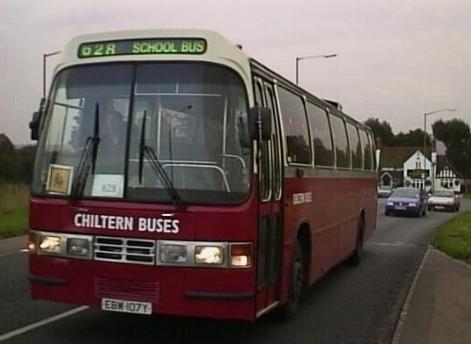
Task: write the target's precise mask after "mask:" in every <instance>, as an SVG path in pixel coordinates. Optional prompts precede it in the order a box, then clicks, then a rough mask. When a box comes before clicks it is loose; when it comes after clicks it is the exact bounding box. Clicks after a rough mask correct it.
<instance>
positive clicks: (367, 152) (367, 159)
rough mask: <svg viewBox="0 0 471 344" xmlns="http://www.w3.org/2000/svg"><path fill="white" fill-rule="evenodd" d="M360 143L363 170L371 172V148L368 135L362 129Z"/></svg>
mask: <svg viewBox="0 0 471 344" xmlns="http://www.w3.org/2000/svg"><path fill="white" fill-rule="evenodd" d="M360 142H361V146H362V147H363V169H364V170H368V171H369V170H372V167H373V164H372V159H373V154H372V148H371V144H370V141H369V138H368V134H367V133H366V131H365V130H364V129H360Z"/></svg>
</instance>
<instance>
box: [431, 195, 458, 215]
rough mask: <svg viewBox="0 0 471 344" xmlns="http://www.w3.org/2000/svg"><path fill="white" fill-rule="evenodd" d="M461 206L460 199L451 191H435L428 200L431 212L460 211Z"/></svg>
mask: <svg viewBox="0 0 471 344" xmlns="http://www.w3.org/2000/svg"><path fill="white" fill-rule="evenodd" d="M460 204H461V202H460V197H459V196H458V195H455V193H454V191H451V190H450V191H449V190H442V191H435V192H434V193H433V194H432V195H431V196H430V198H429V199H428V209H429V210H436V209H444V210H448V211H459V210H460Z"/></svg>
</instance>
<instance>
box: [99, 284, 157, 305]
mask: <svg viewBox="0 0 471 344" xmlns="http://www.w3.org/2000/svg"><path fill="white" fill-rule="evenodd" d="M95 296H96V297H98V298H106V297H110V298H114V299H121V300H133V301H144V302H157V301H158V296H159V284H158V283H156V282H143V281H129V280H126V281H125V280H114V279H107V278H95Z"/></svg>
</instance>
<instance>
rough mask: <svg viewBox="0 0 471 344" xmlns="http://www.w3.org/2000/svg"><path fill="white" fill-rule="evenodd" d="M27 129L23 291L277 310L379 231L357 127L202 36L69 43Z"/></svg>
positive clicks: (249, 315)
mask: <svg viewBox="0 0 471 344" xmlns="http://www.w3.org/2000/svg"><path fill="white" fill-rule="evenodd" d="M30 127H31V130H32V138H34V139H38V140H39V142H38V149H37V156H36V161H35V168H34V178H33V179H34V181H33V185H32V196H31V202H30V209H31V212H30V232H29V249H30V256H29V273H30V275H29V279H30V281H31V293H32V297H33V298H37V299H44V300H52V301H58V302H65V303H73V304H81V305H91V306H96V307H99V308H101V309H103V310H108V311H120V312H130V313H140V314H173V315H182V316H197V317H211V318H219V319H243V320H248V321H255V320H256V319H257V318H258V317H260V316H262V315H263V314H265V313H267V312H268V311H270V310H273V309H278V310H279V311H280V312H281V313H282V314H283V315H284V316H285V317H288V318H289V317H291V316H292V315H293V314H294V312H295V310H296V308H297V305H298V302H299V300H300V297H301V295H302V292H303V290H304V289H305V288H306V287H308V286H310V285H312V284H313V283H314V282H316V281H317V280H318V279H319V278H321V277H322V276H323V275H324V274H325V273H326V272H327V271H328V270H329V269H331V268H332V267H333V266H335V265H336V264H338V263H340V262H343V261H345V260H349V261H350V262H351V263H354V264H358V263H359V262H360V260H361V256H362V249H363V242H364V240H365V239H366V238H367V237H368V236H369V235H370V234H371V233H372V232H373V230H374V229H375V226H376V172H375V163H374V154H373V151H374V147H373V139H372V135H371V131H370V130H369V129H368V128H367V127H365V126H364V125H362V124H361V123H359V122H357V121H355V120H354V119H352V118H351V117H349V116H347V115H345V114H344V113H342V112H341V110H340V109H339V107H338V106H336V105H335V103H333V102H328V101H324V100H321V99H319V98H317V97H315V96H314V95H312V94H309V93H307V92H306V91H305V90H303V89H301V88H299V87H297V86H296V85H294V84H293V83H291V82H290V81H288V80H286V79H285V78H283V77H281V76H280V75H278V74H276V73H275V72H273V71H271V70H270V69H268V68H266V67H265V66H263V65H262V64H260V63H259V62H257V61H255V60H253V59H251V58H250V57H248V56H247V55H246V54H245V53H244V52H243V51H242V50H241V49H240V48H238V47H236V46H234V45H233V44H231V43H230V42H228V41H227V40H226V39H225V38H223V37H222V36H220V35H219V34H217V33H214V32H210V31H194V30H191V31H190V30H152V31H130V32H113V33H102V34H92V35H85V36H80V37H78V38H75V39H73V40H72V41H71V42H70V43H69V44H68V45H67V47H66V49H65V50H64V51H63V53H62V62H61V63H60V64H59V65H58V66H57V68H56V69H55V72H54V81H53V83H52V86H51V91H50V94H49V97H48V99H47V101H44V102H43V103H42V106H41V108H40V111H39V112H38V113H36V114H35V116H34V117H33V120H32V122H31V124H30Z"/></svg>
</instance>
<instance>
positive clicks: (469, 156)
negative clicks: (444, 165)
mask: <svg viewBox="0 0 471 344" xmlns="http://www.w3.org/2000/svg"><path fill="white" fill-rule="evenodd" d="M432 129H433V135H434V136H435V137H436V138H437V139H438V140H440V141H443V143H444V144H445V146H446V156H447V158H448V161H449V162H450V163H451V164H452V165H453V166H454V167H455V168H456V169H457V170H458V171H459V172H460V173H461V174H462V175H463V176H464V177H466V178H470V177H471V130H470V128H469V125H468V124H467V123H466V122H464V121H463V120H461V119H456V118H454V119H451V120H449V121H443V120H439V121H437V122H435V123H433V125H432Z"/></svg>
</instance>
